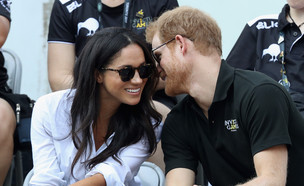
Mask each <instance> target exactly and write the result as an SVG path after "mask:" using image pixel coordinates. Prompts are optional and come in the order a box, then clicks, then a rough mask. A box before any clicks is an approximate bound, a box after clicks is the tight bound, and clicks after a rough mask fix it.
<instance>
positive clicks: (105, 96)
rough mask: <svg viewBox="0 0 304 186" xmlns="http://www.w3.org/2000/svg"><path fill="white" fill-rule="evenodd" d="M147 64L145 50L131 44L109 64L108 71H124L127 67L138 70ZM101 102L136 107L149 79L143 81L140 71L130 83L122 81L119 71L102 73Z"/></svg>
mask: <svg viewBox="0 0 304 186" xmlns="http://www.w3.org/2000/svg"><path fill="white" fill-rule="evenodd" d="M142 64H145V56H144V53H143V50H142V49H141V48H140V47H139V46H138V45H137V44H131V45H128V46H127V47H125V48H123V49H122V50H121V52H120V54H119V55H117V57H116V58H115V59H114V60H113V61H112V62H111V64H109V65H108V66H107V67H106V68H108V69H118V70H119V69H122V68H124V67H126V66H131V67H133V68H137V67H139V66H140V65H142ZM98 78H99V80H98V81H99V82H100V83H102V84H101V86H100V87H101V102H106V103H107V104H109V103H110V104H118V105H120V104H121V103H124V104H128V105H136V104H138V103H139V101H140V98H141V94H142V91H143V89H144V86H145V84H146V82H147V80H148V78H145V79H141V78H140V76H139V74H138V70H135V74H134V77H133V78H131V79H130V80H129V81H126V82H124V81H122V80H121V78H120V76H119V73H118V72H117V71H111V70H105V71H104V73H100V75H99V77H98Z"/></svg>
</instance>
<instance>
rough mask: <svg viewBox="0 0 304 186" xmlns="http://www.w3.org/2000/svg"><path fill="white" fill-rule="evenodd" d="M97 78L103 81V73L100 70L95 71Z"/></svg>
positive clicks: (98, 81) (99, 81) (100, 81)
mask: <svg viewBox="0 0 304 186" xmlns="http://www.w3.org/2000/svg"><path fill="white" fill-rule="evenodd" d="M95 78H96V81H97V83H102V82H103V74H102V73H100V72H99V71H98V70H96V71H95Z"/></svg>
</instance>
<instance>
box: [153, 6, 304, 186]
mask: <svg viewBox="0 0 304 186" xmlns="http://www.w3.org/2000/svg"><path fill="white" fill-rule="evenodd" d="M147 40H148V42H151V43H152V47H153V49H152V52H153V56H154V58H155V60H156V61H158V62H159V64H160V74H161V77H162V78H163V79H165V80H166V87H165V91H166V93H167V94H168V95H169V96H175V95H177V94H184V93H186V94H189V96H187V97H185V98H184V99H183V100H182V101H181V102H180V103H179V104H178V105H176V107H174V108H173V109H172V110H171V112H170V113H169V115H168V116H167V119H166V122H165V124H164V128H163V132H162V148H163V151H164V160H165V163H166V185H169V186H170V185H173V186H179V185H181V186H188V185H189V186H190V185H193V184H194V177H195V172H196V168H197V164H198V162H199V161H200V162H201V163H202V165H203V169H204V172H205V174H206V176H207V178H208V181H209V182H210V183H211V184H212V185H213V186H216V185H220V186H222V185H236V184H240V185H241V184H244V185H276V186H278V185H282V186H283V185H285V184H287V185H303V184H304V176H303V173H302V172H303V171H304V166H303V164H304V140H303V137H302V136H303V134H304V121H303V118H302V117H301V115H300V113H299V112H298V111H297V109H296V107H295V105H294V103H293V102H292V100H291V98H290V96H289V94H288V92H287V91H286V90H285V89H284V88H283V87H282V86H281V85H280V84H278V83H277V82H275V81H273V80H272V79H271V78H269V77H267V76H266V75H263V74H261V73H259V72H252V71H244V70H237V69H234V68H232V67H230V66H229V65H228V64H227V63H226V62H225V61H224V60H221V55H222V48H221V31H220V29H219V27H218V25H217V24H216V22H215V21H214V20H213V19H212V18H210V17H209V16H208V15H206V14H205V13H203V12H201V11H199V10H197V9H194V8H190V7H180V8H176V9H173V10H171V11H168V12H166V13H164V14H163V15H162V16H160V17H159V19H158V20H157V21H156V22H153V23H152V24H150V25H149V27H148V28H147ZM287 167H288V171H287Z"/></svg>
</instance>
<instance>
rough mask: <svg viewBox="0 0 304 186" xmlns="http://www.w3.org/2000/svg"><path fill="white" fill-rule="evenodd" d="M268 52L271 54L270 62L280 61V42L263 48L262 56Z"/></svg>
mask: <svg viewBox="0 0 304 186" xmlns="http://www.w3.org/2000/svg"><path fill="white" fill-rule="evenodd" d="M266 54H269V55H270V56H271V58H270V59H269V62H275V61H278V55H279V54H280V46H279V45H278V44H271V45H270V46H269V47H268V48H266V49H264V50H263V55H262V58H263V57H264V56H265V55H266Z"/></svg>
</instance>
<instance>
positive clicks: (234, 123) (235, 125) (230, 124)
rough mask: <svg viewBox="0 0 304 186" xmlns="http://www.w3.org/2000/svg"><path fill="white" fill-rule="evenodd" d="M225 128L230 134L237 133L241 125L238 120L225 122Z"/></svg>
mask: <svg viewBox="0 0 304 186" xmlns="http://www.w3.org/2000/svg"><path fill="white" fill-rule="evenodd" d="M225 126H226V128H227V130H229V131H230V132H236V131H237V130H238V129H239V124H238V122H237V120H236V119H230V120H225Z"/></svg>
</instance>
